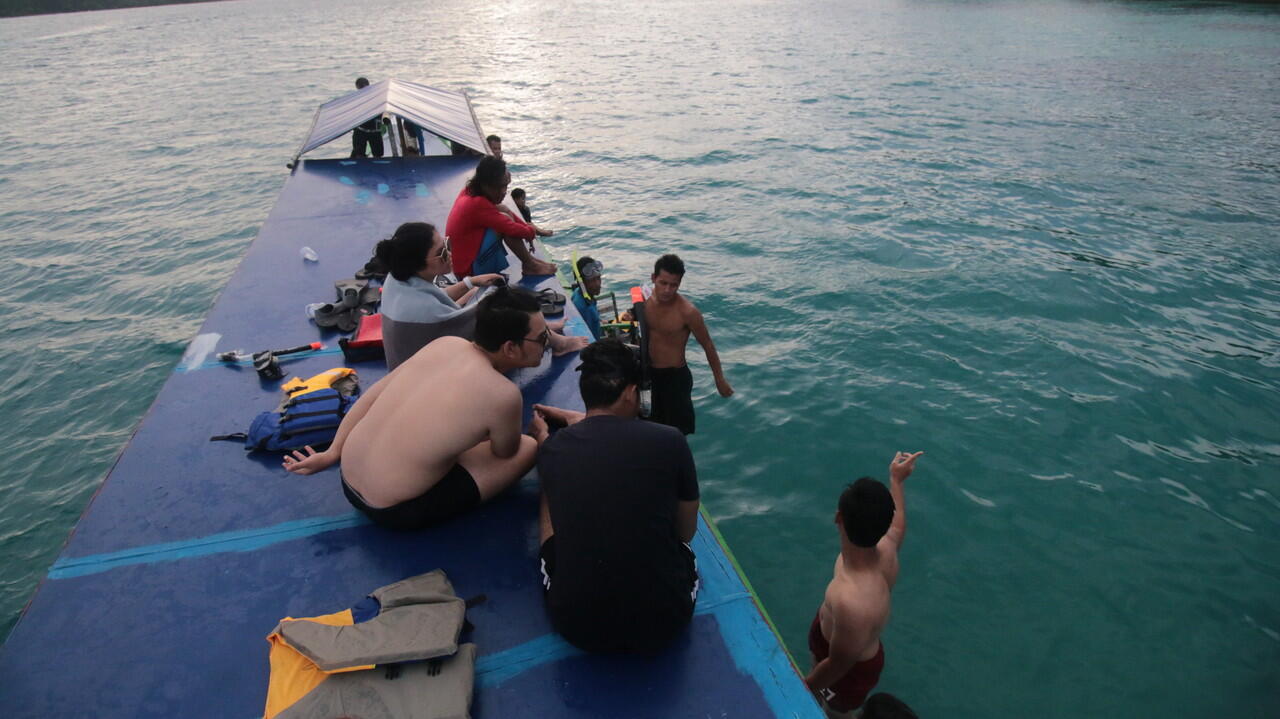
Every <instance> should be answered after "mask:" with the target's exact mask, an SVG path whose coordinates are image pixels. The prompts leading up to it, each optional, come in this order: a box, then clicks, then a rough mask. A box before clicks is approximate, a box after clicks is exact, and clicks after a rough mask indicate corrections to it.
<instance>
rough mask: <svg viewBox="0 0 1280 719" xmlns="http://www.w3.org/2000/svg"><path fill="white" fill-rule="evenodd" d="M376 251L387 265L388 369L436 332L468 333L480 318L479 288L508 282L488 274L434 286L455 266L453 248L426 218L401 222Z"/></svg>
mask: <svg viewBox="0 0 1280 719" xmlns="http://www.w3.org/2000/svg"><path fill="white" fill-rule="evenodd" d="M374 254H376V255H377V257H378V259H379V260H381V261H382V263H383V264H384V265H386V267H387V268H388V270H389V272H388V274H387V279H386V280H385V281H384V282H383V285H382V344H383V347H384V348H385V349H386V353H387V367H388V368H389V369H395V368H396V367H397V366H399V364H400V363H401V362H403V361H404V360H406V359H409V357H411V356H413V353H414V352H417V351H418V350H419V349H421V348H422V347H424V346H425V345H426V344H427V343H428V342H430V341H431V340H433V339H435V338H437V337H443V336H445V335H454V336H458V337H466V338H470V337H471V336H472V335H473V334H474V333H475V323H476V315H475V309H476V304H477V303H475V302H473V301H472V300H475V299H476V298H477V295H478V294H479V293H480V292H481V289H480V288H482V287H493V286H495V285H499V284H503V283H504V282H505V280H504V279H503V277H502V275H499V274H485V275H476V276H474V277H468V278H466V279H464V280H463V281H462V282H458V283H455V284H452V285H449V286H447V287H438V286H436V282H435V281H436V278H437V277H438V276H440V275H446V274H448V273H449V272H450V271H451V265H450V260H451V258H450V247H449V241H448V239H447V238H445V237H442V236H441V235H440V232H439V231H438V230H436V228H435V227H434V226H432V225H430V224H428V223H426V222H406V223H404V224H403V225H400V227H398V228H397V229H396V232H395V234H394V235H392V236H391V238H390V239H386V240H383V241H381V242H379V243H378V246H377V249H376V250H375V251H374Z"/></svg>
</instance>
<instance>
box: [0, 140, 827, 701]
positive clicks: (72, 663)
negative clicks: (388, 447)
mask: <svg viewBox="0 0 1280 719" xmlns="http://www.w3.org/2000/svg"><path fill="white" fill-rule="evenodd" d="M473 166H474V161H473V160H468V159H466V158H430V159H411V160H398V159H395V160H383V161H378V162H373V161H368V162H356V163H354V164H353V163H351V162H350V161H341V162H337V161H321V162H305V163H303V164H302V165H300V166H299V168H298V170H297V171H296V173H295V174H294V175H293V176H291V177H290V179H289V181H288V182H287V183H286V186H285V188H284V190H283V192H282V193H281V196H280V200H279V202H278V203H277V205H276V207H275V209H274V210H273V211H272V213H271V216H270V217H269V218H268V220H267V222H266V224H265V225H264V226H263V229H262V231H261V233H260V234H259V237H258V239H257V240H256V241H255V242H254V244H253V245H252V246H251V248H250V249H249V251H248V254H247V256H246V258H245V260H244V262H243V263H242V265H241V266H240V268H239V270H238V271H237V272H236V274H235V276H234V277H233V278H232V279H231V281H230V282H229V283H228V284H227V287H226V289H225V290H224V292H223V293H222V296H221V297H220V298H219V300H218V302H217V304H216V306H215V307H214V308H213V310H212V311H211V312H210V313H209V316H208V318H207V320H206V322H205V324H204V326H203V327H202V329H201V334H205V333H216V334H218V335H220V336H221V339H220V341H219V343H218V346H217V350H218V351H225V350H228V349H235V348H241V349H247V350H249V351H254V350H260V349H267V348H281V347H290V346H295V345H300V344H305V343H307V342H312V341H315V340H316V339H320V340H321V341H324V342H325V344H326V349H324V350H321V351H319V352H308V353H303V354H301V355H299V356H296V357H294V358H292V359H289V360H287V361H286V362H285V363H284V365H283V366H284V369H285V370H286V372H287V373H288V374H290V375H301V376H309V375H311V374H315V373H318V372H321V371H323V370H325V369H328V368H330V367H334V366H338V365H341V364H342V361H341V357H340V355H337V354H335V353H334V351H333V350H334V348H335V347H336V335H333V334H332V333H326V332H321V331H319V330H317V328H315V327H314V325H312V324H311V323H310V322H308V321H307V320H306V319H305V316H304V314H303V311H302V309H303V307H304V306H305V305H306V304H308V303H310V302H318V301H326V300H329V299H332V297H333V293H334V291H333V288H332V283H333V281H334V280H337V279H341V278H344V277H349V276H350V275H352V274H353V273H354V272H355V270H357V269H358V268H360V267H361V266H362V265H363V264H364V262H365V261H366V260H367V259H368V257H369V254H370V252H371V249H372V246H373V244H374V243H375V242H376V241H377V240H378V239H380V238H382V237H386V236H388V235H390V233H391V231H392V230H394V228H395V227H396V226H397V225H399V224H400V223H401V222H405V221H408V220H423V219H425V220H427V221H429V222H433V223H435V224H437V225H440V226H443V224H444V220H445V217H446V216H447V213H448V210H449V205H450V204H451V203H452V199H453V197H454V196H456V194H457V192H458V191H459V189H460V188H461V187H462V184H463V182H464V181H465V178H466V177H467V176H468V175H469V173H470V171H471V169H472V167H473ZM428 186H429V187H430V188H431V190H430V191H429V192H423V191H422V188H423V187H428ZM375 188H376V191H373V190H374V189H375ZM303 245H306V246H310V247H312V248H313V249H315V250H316V252H317V253H318V254H319V256H320V261H319V262H318V263H303V262H302V261H301V259H300V258H299V255H298V250H299V248H301V247H302V246H303ZM516 267H518V264H517V265H516ZM518 281H519V283H520V284H521V285H524V286H529V287H536V286H541V285H546V286H553V285H554V280H553V279H551V278H541V279H536V280H531V279H519V280H518ZM569 311H570V313H571V314H570V316H569V317H568V318H567V319H568V320H569V321H568V327H569V331H570V332H572V333H576V334H584V333H585V326H584V325H583V324H582V321H581V319H580V318H578V317H577V316H576V314H572V313H573V312H574V310H572V309H570V310H569ZM576 362H577V359H576V356H570V357H563V358H551V357H550V356H548V357H546V358H544V361H543V365H542V366H541V367H538V368H531V369H528V370H522V371H520V372H518V373H517V374H516V375H515V376H514V377H513V379H515V381H516V382H517V383H518V384H519V385H520V386H521V389H522V392H523V394H524V397H525V400H526V406H530V405H532V403H533V402H535V401H536V402H546V403H550V404H556V405H560V406H566V407H574V408H581V400H580V398H579V397H578V394H577V386H576V379H577V375H576V373H574V372H572V371H569V370H571V369H572V368H573V367H574V366H575V364H576ZM354 367H355V368H356V369H357V370H358V372H359V374H360V377H361V381H362V383H363V385H364V386H366V387H367V386H369V385H370V384H372V383H373V382H374V381H376V380H377V379H379V378H380V377H382V376H383V375H384V374H385V367H384V366H383V365H382V364H381V363H365V364H359V365H354ZM277 384H278V383H263V382H261V381H259V380H258V378H257V376H256V374H255V373H254V372H253V370H252V368H251V367H248V366H245V365H243V364H235V365H227V366H224V365H221V364H219V363H216V362H212V361H205V362H203V363H201V364H198V365H197V366H196V367H195V368H194V369H191V370H189V371H178V372H174V373H173V374H172V375H171V376H170V377H169V379H168V381H167V382H166V384H165V386H164V388H163V389H162V390H161V392H160V394H159V396H158V397H157V398H156V401H155V404H154V405H153V406H152V408H151V410H150V411H149V412H148V413H147V415H146V417H145V418H144V419H143V421H142V422H141V424H140V425H139V427H138V428H137V431H136V433H135V435H134V437H133V439H132V440H131V441H130V443H129V445H128V447H127V448H126V449H125V451H124V452H123V453H122V454H121V456H120V458H119V460H118V462H117V463H116V465H115V467H114V468H113V469H112V472H111V474H110V475H109V476H108V479H107V481H106V482H105V483H104V484H103V486H102V488H101V490H100V491H99V493H98V495H97V496H96V497H95V499H94V501H93V502H92V504H91V505H90V507H89V508H88V509H87V510H86V511H85V513H84V516H83V517H82V518H81V520H80V522H79V524H78V525H77V527H76V530H75V532H74V533H73V535H72V537H71V538H70V539H69V540H68V542H67V546H66V547H65V549H64V551H63V553H62V556H61V557H60V558H59V560H58V561H57V562H56V563H55V565H54V566H53V568H52V569H51V570H50V572H49V574H48V577H47V578H46V580H45V581H44V582H43V584H42V585H41V587H40V589H39V591H38V592H37V594H36V596H35V597H34V598H33V600H32V602H31V604H30V606H29V607H28V610H27V611H26V612H25V614H24V616H23V618H22V620H21V621H20V622H19V623H18V625H17V626H16V627H15V629H14V630H13V632H12V634H11V635H10V636H9V638H8V640H7V642H6V643H5V645H4V646H3V648H0V706H3V707H4V708H5V716H11V717H23V716H31V717H37V716H39V717H45V716H59V717H70V716H128V717H150V716H157V717H158V716H166V717H167V716H174V715H181V716H218V717H221V716H237V717H248V716H253V715H255V714H258V713H260V712H261V709H262V703H263V701H264V698H265V696H266V686H267V677H268V666H267V644H266V642H265V637H266V635H267V634H268V633H269V632H270V631H271V629H272V627H274V626H275V624H276V622H277V621H278V620H279V619H280V618H281V617H284V616H287V615H288V616H310V615H316V614H324V613H329V612H333V611H337V610H340V609H343V608H345V607H349V606H352V605H354V604H355V603H357V602H358V601H359V600H360V599H361V597H363V596H364V595H365V594H366V593H367V592H369V591H371V590H373V589H375V588H377V587H379V586H382V585H384V584H388V583H391V582H394V581H397V580H399V579H402V578H404V577H407V576H411V575H414V574H419V573H422V572H425V571H429V570H431V569H435V568H443V569H444V570H445V571H446V572H447V573H448V574H449V576H450V578H451V580H452V581H453V583H454V585H455V587H456V588H457V590H458V592H459V594H461V595H462V596H471V595H475V594H481V593H483V594H485V595H487V597H488V601H487V602H485V603H483V604H481V605H479V606H477V607H475V608H473V609H472V610H470V611H469V614H468V616H469V618H470V619H471V621H472V622H473V623H474V625H475V630H474V633H473V635H472V636H471V639H472V640H473V641H475V642H476V643H477V645H478V646H479V648H480V653H481V654H480V657H479V659H478V662H477V677H478V678H477V686H478V692H477V698H476V702H475V705H474V715H475V716H477V717H485V716H490V717H498V716H503V717H506V716H663V717H676V716H764V717H772V716H793V715H794V716H818V715H819V714H818V710H817V708H816V706H815V705H814V704H813V702H812V700H811V699H810V697H809V696H808V694H807V693H806V692H805V690H804V687H803V684H802V683H801V682H800V680H799V677H798V676H797V675H796V674H795V672H794V670H793V669H792V667H791V665H790V663H789V660H788V659H787V657H786V654H785V652H784V651H783V650H782V647H781V645H780V644H779V643H778V641H777V639H776V638H775V637H774V635H773V634H772V632H771V631H770V630H769V628H768V626H767V625H766V623H765V622H764V619H763V617H762V616H761V614H760V612H759V611H758V609H757V608H756V606H755V604H754V600H753V599H752V597H751V596H750V595H749V593H748V592H747V591H746V588H745V587H744V586H743V584H742V582H741V580H740V579H739V578H738V577H737V575H736V573H735V572H734V570H733V568H732V566H731V564H730V563H729V561H728V559H727V557H726V556H725V554H724V553H723V551H721V549H720V547H719V546H718V545H717V544H716V540H715V539H714V537H713V536H712V534H711V533H710V532H709V531H708V529H707V527H706V526H705V524H704V525H702V526H701V527H700V530H699V533H698V536H697V537H696V539H695V542H694V549H695V552H696V553H697V555H698V558H699V567H700V570H701V573H702V578H703V588H702V592H701V594H700V596H699V603H698V608H697V612H696V615H695V618H694V620H693V622H692V623H691V626H690V629H689V631H688V632H687V633H686V634H685V635H684V636H682V637H681V639H680V640H679V641H677V642H676V643H675V644H674V645H673V646H672V647H670V648H668V649H667V650H665V651H664V652H662V653H660V654H659V655H657V656H652V657H605V658H602V657H594V656H593V657H588V656H584V655H583V654H582V653H581V652H579V651H577V650H576V649H573V648H572V647H570V646H569V645H567V644H566V643H565V642H564V641H563V640H562V639H560V638H559V637H558V636H556V635H555V634H554V633H553V632H552V631H551V627H550V625H549V623H548V621H547V618H546V616H545V614H544V611H543V606H542V597H541V584H540V581H539V575H538V571H537V563H536V560H535V558H536V555H537V534H536V526H535V517H536V508H537V488H536V478H534V477H532V476H531V477H527V478H526V479H525V480H524V481H523V482H521V483H520V484H519V485H518V486H517V487H515V488H513V489H512V490H511V491H509V492H507V493H506V494H505V495H503V496H502V497H499V498H497V499H496V500H494V501H493V502H491V503H489V504H487V505H485V506H483V507H481V508H480V509H478V510H477V511H475V512H473V513H472V514H470V515H468V516H466V517H463V518H460V519H459V520H456V521H454V522H452V523H450V524H448V525H445V526H443V527H439V528H436V529H433V530H431V531H427V532H416V533H396V532H390V531H388V530H384V529H381V528H378V527H375V526H372V525H370V524H368V523H366V522H365V521H363V519H362V518H361V517H360V516H359V515H357V514H355V513H353V512H352V510H351V507H350V506H349V505H348V504H347V502H346V500H345V499H344V498H343V497H342V494H341V492H340V491H339V485H338V482H339V480H338V474H337V471H336V469H331V470H329V471H326V472H323V473H321V474H319V475H316V476H313V477H297V476H294V475H290V474H288V473H286V472H284V471H283V470H282V469H281V468H280V466H279V458H278V457H276V456H258V455H249V454H247V453H245V452H244V450H243V449H242V448H241V446H240V445H238V444H237V443H230V442H209V441H208V437H210V436H212V435H216V434H224V433H228V432H233V431H237V430H240V429H243V428H244V427H246V426H247V425H248V422H249V420H250V419H251V418H252V417H253V416H254V415H255V414H256V413H257V412H259V411H261V410H263V409H268V408H270V407H271V406H273V405H274V403H275V402H276V401H277V400H278V398H279V396H280V393H279V390H278V389H277ZM527 419H528V412H527V411H526V420H527Z"/></svg>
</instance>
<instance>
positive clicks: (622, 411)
mask: <svg viewBox="0 0 1280 719" xmlns="http://www.w3.org/2000/svg"><path fill="white" fill-rule="evenodd" d="M579 357H580V358H581V359H582V364H581V365H579V366H578V371H579V372H581V373H582V376H581V377H579V378H578V391H579V392H580V393H581V394H582V403H583V404H585V405H586V406H587V409H589V410H591V409H608V410H610V411H611V412H612V413H613V414H616V415H618V416H620V417H635V416H636V415H637V414H639V412H640V397H639V386H640V360H639V358H638V357H636V353H635V351H634V350H632V349H631V348H630V347H628V346H626V345H625V344H623V343H622V341H621V340H617V339H613V338H609V339H603V340H600V341H599V342H595V343H592V344H589V345H587V347H586V348H585V349H583V350H582V352H581V353H580V354H579Z"/></svg>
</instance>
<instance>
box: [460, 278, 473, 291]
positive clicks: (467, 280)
mask: <svg viewBox="0 0 1280 719" xmlns="http://www.w3.org/2000/svg"><path fill="white" fill-rule="evenodd" d="M462 284H464V285H466V286H467V289H471V288H472V287H475V286H476V285H475V283H474V282H472V281H471V278H470V277H463V278H462Z"/></svg>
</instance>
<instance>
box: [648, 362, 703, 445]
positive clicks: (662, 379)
mask: <svg viewBox="0 0 1280 719" xmlns="http://www.w3.org/2000/svg"><path fill="white" fill-rule="evenodd" d="M649 377H650V378H651V379H652V380H653V409H652V410H651V411H650V412H649V417H648V419H650V420H652V421H654V422H658V423H660V424H665V425H669V426H671V427H675V428H676V429H678V430H680V431H681V432H683V433H684V434H687V435H688V434H693V396H692V395H693V373H692V372H690V371H689V365H684V366H682V367H654V368H651V369H650V370H649Z"/></svg>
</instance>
